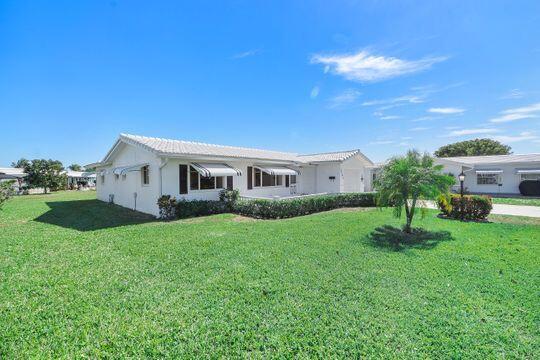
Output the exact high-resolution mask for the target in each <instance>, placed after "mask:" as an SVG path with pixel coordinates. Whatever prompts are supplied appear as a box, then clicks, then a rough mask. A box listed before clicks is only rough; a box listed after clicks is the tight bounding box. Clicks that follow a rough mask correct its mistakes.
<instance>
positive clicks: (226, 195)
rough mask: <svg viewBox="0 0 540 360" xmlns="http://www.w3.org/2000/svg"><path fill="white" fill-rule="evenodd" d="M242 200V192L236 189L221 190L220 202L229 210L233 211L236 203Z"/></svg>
mask: <svg viewBox="0 0 540 360" xmlns="http://www.w3.org/2000/svg"><path fill="white" fill-rule="evenodd" d="M239 198H240V192H239V191H238V190H236V189H234V190H221V191H220V192H219V201H222V202H224V203H225V205H226V206H227V208H228V209H229V210H231V211H232V209H233V207H234V203H236V202H237V201H238V199H239Z"/></svg>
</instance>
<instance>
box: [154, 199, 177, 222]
mask: <svg viewBox="0 0 540 360" xmlns="http://www.w3.org/2000/svg"><path fill="white" fill-rule="evenodd" d="M176 206H177V201H176V199H175V198H173V197H171V195H163V196H161V197H160V198H159V199H158V207H159V217H160V218H161V219H164V220H171V219H174V218H175V217H176Z"/></svg>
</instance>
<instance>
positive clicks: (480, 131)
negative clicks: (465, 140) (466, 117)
mask: <svg viewBox="0 0 540 360" xmlns="http://www.w3.org/2000/svg"><path fill="white" fill-rule="evenodd" d="M499 131H500V130H499V129H493V128H485V129H461V130H454V131H451V132H450V133H449V134H448V135H447V136H464V135H477V134H493V133H496V132H499Z"/></svg>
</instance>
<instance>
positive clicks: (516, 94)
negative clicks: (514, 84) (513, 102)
mask: <svg viewBox="0 0 540 360" xmlns="http://www.w3.org/2000/svg"><path fill="white" fill-rule="evenodd" d="M524 96H525V93H524V92H523V91H521V90H519V89H512V90H510V91H509V92H507V93H506V94H504V95H503V96H501V99H503V100H508V99H521V98H523V97H524Z"/></svg>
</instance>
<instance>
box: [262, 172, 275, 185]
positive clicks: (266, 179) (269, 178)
mask: <svg viewBox="0 0 540 360" xmlns="http://www.w3.org/2000/svg"><path fill="white" fill-rule="evenodd" d="M262 186H276V177H275V176H274V175H270V174H267V173H265V172H263V173H262Z"/></svg>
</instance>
